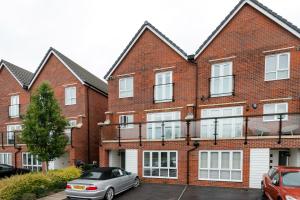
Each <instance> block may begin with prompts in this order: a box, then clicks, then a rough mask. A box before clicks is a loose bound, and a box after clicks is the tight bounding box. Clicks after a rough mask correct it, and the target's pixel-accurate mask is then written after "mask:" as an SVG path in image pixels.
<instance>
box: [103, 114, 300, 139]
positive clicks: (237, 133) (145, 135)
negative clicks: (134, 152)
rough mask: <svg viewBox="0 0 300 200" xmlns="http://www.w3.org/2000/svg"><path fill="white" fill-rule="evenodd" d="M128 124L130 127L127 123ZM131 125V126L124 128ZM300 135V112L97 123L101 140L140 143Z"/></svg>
mask: <svg viewBox="0 0 300 200" xmlns="http://www.w3.org/2000/svg"><path fill="white" fill-rule="evenodd" d="M129 125H130V126H129ZM124 127H130V128H124ZM296 136H299V137H300V114H299V113H278V114H265V115H252V116H227V117H213V118H201V119H196V120H188V121H186V120H168V121H149V122H137V123H128V124H107V125H105V124H102V125H100V136H99V137H100V143H102V142H105V141H106V142H118V143H119V145H121V143H122V142H126V141H127V142H128V141H132V142H139V143H140V144H142V142H145V141H148V142H151V141H160V142H162V144H163V145H164V144H165V142H167V141H180V140H183V141H187V143H188V144H189V142H190V140H192V139H194V140H212V141H213V142H214V143H215V144H217V141H218V140H225V139H242V140H244V141H245V144H246V143H247V141H248V139H250V138H254V139H259V138H261V139H262V138H277V139H278V143H281V140H282V138H284V137H296Z"/></svg>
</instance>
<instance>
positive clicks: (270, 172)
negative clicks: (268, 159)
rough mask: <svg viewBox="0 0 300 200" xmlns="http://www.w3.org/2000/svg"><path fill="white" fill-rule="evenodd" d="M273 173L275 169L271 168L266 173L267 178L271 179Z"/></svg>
mask: <svg viewBox="0 0 300 200" xmlns="http://www.w3.org/2000/svg"><path fill="white" fill-rule="evenodd" d="M274 172H275V168H271V169H270V170H269V171H268V176H269V177H272V176H273V175H274Z"/></svg>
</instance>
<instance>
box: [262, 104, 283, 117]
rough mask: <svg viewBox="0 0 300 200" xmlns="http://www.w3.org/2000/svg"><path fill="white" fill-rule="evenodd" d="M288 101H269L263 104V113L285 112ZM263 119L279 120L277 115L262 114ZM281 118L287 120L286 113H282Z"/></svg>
mask: <svg viewBox="0 0 300 200" xmlns="http://www.w3.org/2000/svg"><path fill="white" fill-rule="evenodd" d="M287 112H288V103H271V104H265V105H264V114H276V113H287ZM263 120H264V121H279V115H270V116H264V117H263ZM282 120H288V116H287V115H282Z"/></svg>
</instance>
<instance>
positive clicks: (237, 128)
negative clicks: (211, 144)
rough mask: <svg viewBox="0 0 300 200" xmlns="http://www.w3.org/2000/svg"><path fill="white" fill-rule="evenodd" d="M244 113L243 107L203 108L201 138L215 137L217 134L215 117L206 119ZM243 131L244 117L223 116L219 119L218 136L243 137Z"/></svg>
mask: <svg viewBox="0 0 300 200" xmlns="http://www.w3.org/2000/svg"><path fill="white" fill-rule="evenodd" d="M241 115H243V107H225V108H212V109H203V110H202V111H201V118H204V119H203V120H201V128H200V136H201V138H214V137H215V136H214V134H215V119H205V118H213V117H228V116H241ZM242 131H243V118H242V117H233V118H223V119H217V137H220V138H234V137H241V136H242Z"/></svg>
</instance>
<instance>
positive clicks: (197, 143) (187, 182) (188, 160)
mask: <svg viewBox="0 0 300 200" xmlns="http://www.w3.org/2000/svg"><path fill="white" fill-rule="evenodd" d="M193 146H194V147H193V148H192V149H189V150H188V151H187V164H186V165H187V167H186V184H187V185H189V184H190V153H191V152H192V151H194V150H196V149H197V148H198V147H199V146H200V144H199V142H198V141H195V142H194V144H193Z"/></svg>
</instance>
